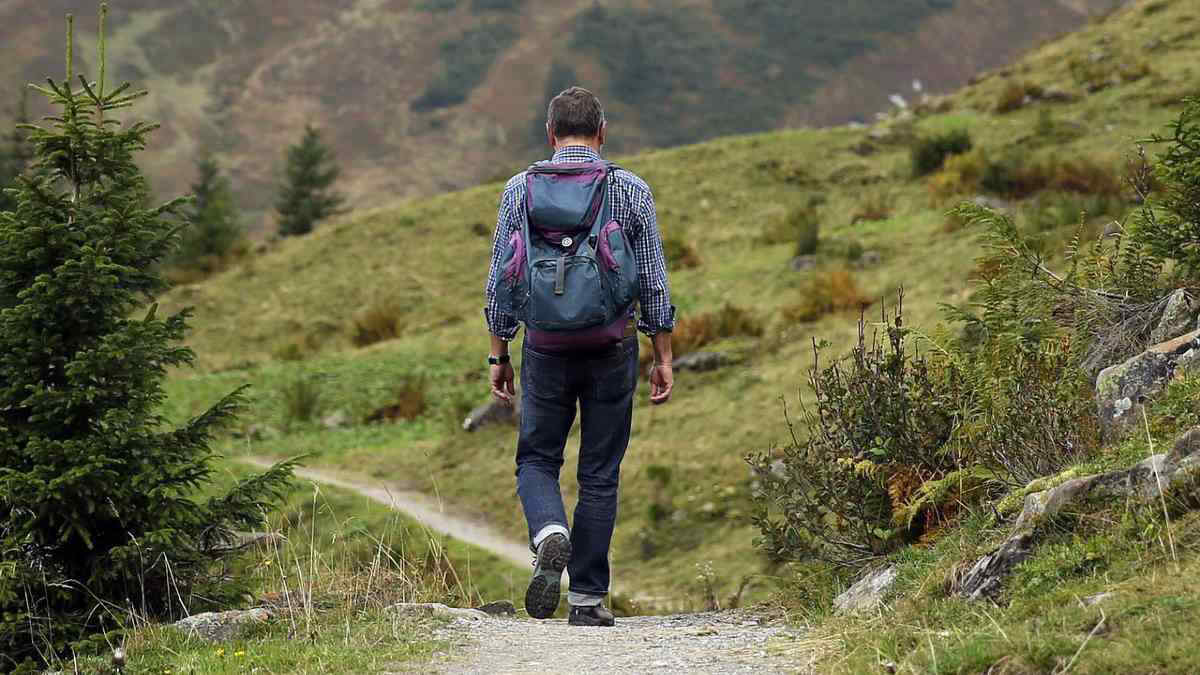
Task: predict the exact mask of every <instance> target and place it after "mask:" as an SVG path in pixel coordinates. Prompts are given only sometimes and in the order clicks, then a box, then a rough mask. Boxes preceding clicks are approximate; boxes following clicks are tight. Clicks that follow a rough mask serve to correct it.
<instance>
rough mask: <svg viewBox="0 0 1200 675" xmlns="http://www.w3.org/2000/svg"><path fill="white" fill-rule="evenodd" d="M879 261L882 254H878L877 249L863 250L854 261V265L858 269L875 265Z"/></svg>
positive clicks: (881, 258) (881, 259)
mask: <svg viewBox="0 0 1200 675" xmlns="http://www.w3.org/2000/svg"><path fill="white" fill-rule="evenodd" d="M881 262H883V256H882V255H880V254H879V251H863V254H862V255H861V256H859V257H858V260H855V261H854V266H855V267H857V268H859V269H865V268H867V267H875V266H876V265H878V264H879V263H881Z"/></svg>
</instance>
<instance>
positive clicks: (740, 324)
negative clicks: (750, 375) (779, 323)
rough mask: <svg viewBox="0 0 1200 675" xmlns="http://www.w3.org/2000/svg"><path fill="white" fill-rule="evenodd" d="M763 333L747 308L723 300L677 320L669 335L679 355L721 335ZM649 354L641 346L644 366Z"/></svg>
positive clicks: (675, 354)
mask: <svg viewBox="0 0 1200 675" xmlns="http://www.w3.org/2000/svg"><path fill="white" fill-rule="evenodd" d="M762 334H763V325H762V322H761V321H760V320H759V319H758V318H757V317H755V316H754V315H753V314H751V313H750V311H749V310H746V309H743V308H741V307H738V306H736V305H730V304H726V305H724V306H723V307H721V309H719V310H717V311H715V312H708V313H706V314H697V315H695V316H685V317H683V318H681V319H680V320H679V321H677V322H676V324H675V331H674V332H673V333H672V335H671V348H672V351H673V353H674V356H675V357H676V358H678V357H680V356H683V355H684V354H688V353H691V352H694V351H697V350H699V349H703V348H704V347H706V346H708V345H710V344H712V343H714V342H716V341H718V340H721V339H724V338H731V337H738V336H742V337H762ZM652 358H653V354H652V353H651V352H650V350H649V349H643V350H642V351H641V356H640V358H639V360H640V362H641V364H642V366H645V365H647V364H649V363H650V361H651V359H652Z"/></svg>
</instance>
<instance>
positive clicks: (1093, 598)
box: [1080, 591, 1117, 607]
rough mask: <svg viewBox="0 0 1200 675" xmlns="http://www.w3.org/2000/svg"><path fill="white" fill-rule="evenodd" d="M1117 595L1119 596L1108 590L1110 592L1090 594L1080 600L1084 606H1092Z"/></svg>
mask: <svg viewBox="0 0 1200 675" xmlns="http://www.w3.org/2000/svg"><path fill="white" fill-rule="evenodd" d="M1115 597H1117V594H1116V593H1113V592H1111V591H1108V592H1104V593H1097V594H1095V595H1089V596H1087V597H1086V598H1084V599H1083V600H1080V602H1082V603H1083V606H1084V607H1091V606H1093V605H1098V604H1100V603H1102V602H1104V601H1105V600H1109V599H1111V598H1115Z"/></svg>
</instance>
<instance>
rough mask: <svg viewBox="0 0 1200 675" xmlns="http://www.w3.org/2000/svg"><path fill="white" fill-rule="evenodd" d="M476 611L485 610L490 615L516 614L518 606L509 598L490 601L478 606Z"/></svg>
mask: <svg viewBox="0 0 1200 675" xmlns="http://www.w3.org/2000/svg"><path fill="white" fill-rule="evenodd" d="M475 610H476V611H479V612H483V613H484V614H487V615H488V616H516V615H517V608H516V607H514V606H513V604H512V603H511V602H509V601H508V600H500V601H499V602H489V603H488V604H486V605H483V606H481V607H476V608H475Z"/></svg>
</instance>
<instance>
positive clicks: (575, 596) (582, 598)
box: [567, 591, 604, 607]
mask: <svg viewBox="0 0 1200 675" xmlns="http://www.w3.org/2000/svg"><path fill="white" fill-rule="evenodd" d="M602 602H604V596H603V595H588V594H587V593H576V592H575V591H567V604H569V605H571V606H572V607H595V606H596V605H599V604H600V603H602Z"/></svg>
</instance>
